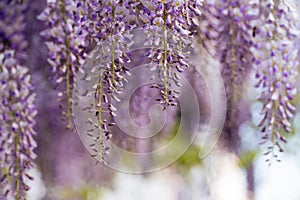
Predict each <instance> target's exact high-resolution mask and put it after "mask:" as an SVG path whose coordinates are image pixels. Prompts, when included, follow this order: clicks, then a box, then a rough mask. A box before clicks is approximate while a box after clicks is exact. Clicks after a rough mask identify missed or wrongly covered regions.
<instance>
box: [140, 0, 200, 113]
mask: <svg viewBox="0 0 300 200" xmlns="http://www.w3.org/2000/svg"><path fill="white" fill-rule="evenodd" d="M201 5H202V1H185V0H168V1H142V6H143V7H142V9H140V11H139V19H140V24H141V25H142V27H143V29H144V31H145V33H146V35H147V37H146V41H145V45H146V46H149V50H148V51H147V53H146V55H147V57H148V58H149V59H151V64H150V66H151V70H156V71H157V74H158V76H159V78H160V79H161V81H162V83H161V84H155V85H153V88H157V89H159V90H160V91H161V98H160V99H158V101H159V102H160V103H161V104H162V105H163V106H164V107H165V108H166V107H167V106H176V105H177V103H176V99H177V95H178V91H177V90H175V89H172V84H173V83H175V85H176V86H181V84H180V78H179V75H178V73H181V72H183V71H184V69H185V68H186V67H188V63H187V57H188V51H187V49H188V47H191V46H192V43H193V38H194V37H193V36H194V34H195V33H196V28H195V27H197V26H198V25H199V22H198V17H199V16H200V14H201V12H200V7H201Z"/></svg>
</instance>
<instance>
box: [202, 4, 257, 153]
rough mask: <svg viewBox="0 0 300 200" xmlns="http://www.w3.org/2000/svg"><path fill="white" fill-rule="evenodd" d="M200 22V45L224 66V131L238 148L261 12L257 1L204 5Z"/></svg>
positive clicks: (226, 136) (234, 146)
mask: <svg viewBox="0 0 300 200" xmlns="http://www.w3.org/2000/svg"><path fill="white" fill-rule="evenodd" d="M202 10H203V11H202V12H203V15H202V16H201V18H200V45H202V46H203V47H204V48H205V49H207V51H208V52H209V53H210V54H211V55H212V56H213V57H214V58H215V59H217V60H218V61H219V62H220V64H221V65H220V66H221V69H220V70H221V72H222V77H223V80H224V83H225V89H226V94H227V106H228V110H227V116H226V123H225V128H224V134H223V136H224V137H225V141H226V142H229V144H227V146H228V147H230V148H232V147H233V149H236V147H238V143H239V141H238V140H239V139H238V127H239V125H240V124H241V123H243V121H245V119H246V117H247V115H246V112H245V111H244V110H241V109H240V108H241V107H242V106H241V105H242V104H243V93H242V92H243V91H244V87H245V83H246V82H247V79H248V77H249V74H250V73H249V72H250V71H251V69H252V64H253V63H252V58H253V55H252V52H251V51H250V49H249V46H252V38H253V36H252V25H251V22H252V21H253V20H254V19H256V17H257V13H258V8H257V3H255V2H253V1H244V0H241V1H238V0H226V1H223V0H222V1H221V0H216V1H212V2H208V1H207V2H204V5H203V9H202Z"/></svg>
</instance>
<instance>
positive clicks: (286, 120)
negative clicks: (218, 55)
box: [252, 0, 299, 157]
mask: <svg viewBox="0 0 300 200" xmlns="http://www.w3.org/2000/svg"><path fill="white" fill-rule="evenodd" d="M259 13H260V15H259V19H258V20H256V21H255V23H254V24H253V26H254V28H255V29H256V32H257V33H256V37H255V39H254V46H253V48H252V51H253V54H254V59H253V61H254V65H255V66H256V78H257V79H258V80H259V81H258V83H257V85H256V86H257V87H260V88H261V89H262V93H261V96H260V100H261V101H262V102H263V103H264V105H263V109H262V114H263V115H264V117H263V119H262V121H261V122H260V124H259V127H260V128H261V131H262V133H263V134H264V135H263V139H264V140H265V141H266V142H267V141H270V142H271V146H270V147H269V150H268V151H267V152H266V154H270V153H272V155H273V156H275V157H277V155H274V149H275V147H277V149H278V150H279V151H280V152H282V151H284V149H283V147H282V145H281V144H280V143H281V142H286V139H285V138H284V136H283V133H284V132H291V131H292V129H291V122H290V120H291V119H292V118H293V116H294V111H295V107H294V106H293V105H292V100H293V96H294V95H295V94H296V92H297V90H296V87H295V83H296V80H295V78H296V76H297V67H298V61H297V54H298V50H297V48H295V38H296V36H299V30H297V29H296V26H295V24H296V18H295V14H296V10H294V9H293V7H292V6H291V5H289V4H288V3H287V2H286V1H278V0H264V1H261V3H260V12H259Z"/></svg>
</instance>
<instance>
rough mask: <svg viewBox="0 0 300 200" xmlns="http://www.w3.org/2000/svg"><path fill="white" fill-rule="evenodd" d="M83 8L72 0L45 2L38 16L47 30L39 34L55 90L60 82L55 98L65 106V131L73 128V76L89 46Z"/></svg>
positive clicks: (84, 9)
mask: <svg viewBox="0 0 300 200" xmlns="http://www.w3.org/2000/svg"><path fill="white" fill-rule="evenodd" d="M84 6H85V4H82V3H80V2H78V3H77V2H75V1H67V0H59V1H48V2H47V7H46V8H45V10H44V11H43V12H42V13H41V14H40V15H39V16H38V19H39V20H42V21H44V22H45V24H46V27H47V28H46V29H45V30H44V31H42V32H41V35H42V36H43V37H44V38H45V39H46V40H47V42H45V44H46V46H47V47H48V50H49V57H48V59H47V60H48V63H49V64H50V65H51V72H52V74H53V75H52V76H53V78H54V79H55V81H56V86H55V88H56V87H58V86H59V85H62V84H63V83H64V86H61V87H62V88H63V89H61V90H62V91H60V92H59V93H58V96H59V100H60V101H61V103H62V104H61V107H63V105H65V106H66V108H65V109H64V111H63V116H64V119H65V120H66V121H67V127H68V128H73V122H72V109H71V107H72V103H73V102H72V98H71V96H72V89H73V82H74V75H75V73H77V72H78V71H79V70H80V66H81V65H82V64H83V63H84V59H85V50H86V48H87V47H88V46H89V45H88V44H89V43H88V42H89V41H88V40H87V35H88V31H87V30H86V28H87V27H86V26H85V18H84V17H82V16H83V15H84V14H85V13H86V12H87V10H86V8H85V7H84Z"/></svg>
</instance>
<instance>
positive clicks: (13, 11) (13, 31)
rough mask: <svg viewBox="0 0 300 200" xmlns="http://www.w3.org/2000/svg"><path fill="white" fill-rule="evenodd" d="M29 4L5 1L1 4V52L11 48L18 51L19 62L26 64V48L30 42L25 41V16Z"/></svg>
mask: <svg viewBox="0 0 300 200" xmlns="http://www.w3.org/2000/svg"><path fill="white" fill-rule="evenodd" d="M27 6H28V5H27V3H25V2H23V3H19V2H18V1H9V0H4V1H1V2H0V39H1V41H0V52H3V51H4V50H5V49H7V48H10V49H14V50H16V56H17V58H18V60H20V61H22V62H24V60H25V58H26V53H25V48H26V47H27V44H28V42H27V41H26V40H25V36H24V33H23V31H24V29H25V23H24V20H25V15H24V12H25V10H26V8H27Z"/></svg>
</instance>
